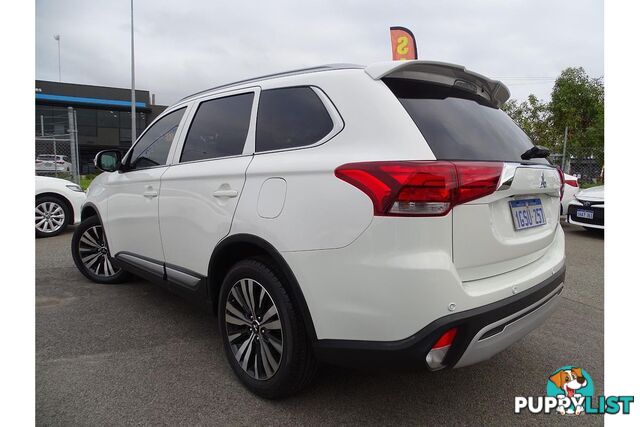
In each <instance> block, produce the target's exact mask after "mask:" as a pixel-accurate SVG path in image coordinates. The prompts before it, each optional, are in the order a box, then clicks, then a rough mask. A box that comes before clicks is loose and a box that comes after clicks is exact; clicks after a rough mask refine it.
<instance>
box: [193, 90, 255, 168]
mask: <svg viewBox="0 0 640 427" xmlns="http://www.w3.org/2000/svg"><path fill="white" fill-rule="evenodd" d="M252 105H253V92H251V93H244V94H242V95H234V96H228V97H225V98H217V99H212V100H210V101H204V102H202V103H201V104H200V106H199V107H198V111H197V112H196V115H195V117H194V118H193V122H192V123H191V128H190V129H189V133H188V134H187V138H186V140H185V142H184V148H183V149H182V156H181V157H180V162H190V161H194V160H204V159H214V158H216V157H228V156H237V155H240V154H242V151H243V150H244V143H245V141H246V139H247V133H248V132H249V122H250V120H251V106H252Z"/></svg>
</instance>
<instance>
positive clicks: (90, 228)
mask: <svg viewBox="0 0 640 427" xmlns="http://www.w3.org/2000/svg"><path fill="white" fill-rule="evenodd" d="M85 233H89V234H88V237H89V238H90V240H92V241H94V242H95V243H97V246H99V247H100V248H99V249H96V250H95V251H93V250H92V247H91V246H89V245H88V244H87V237H85V239H82V238H83V236H87V234H85ZM81 252H82V255H81ZM71 254H72V255H73V262H74V263H75V265H76V267H77V268H78V270H80V272H81V273H82V274H84V276H85V277H86V278H87V279H89V280H91V281H93V282H96V283H101V284H106V285H112V284H116V283H122V282H124V281H126V280H127V279H129V277H130V275H129V273H127V272H126V271H124V270H122V269H121V268H120V267H119V266H118V265H117V263H116V262H115V260H114V259H113V258H111V253H110V252H109V246H108V245H107V242H106V239H105V238H104V234H102V224H101V223H100V219H99V218H98V217H97V216H91V217H89V218H87V219H85V220H84V221H82V222H81V223H80V225H78V226H77V227H76V229H75V231H74V233H73V239H71ZM83 258H84V260H85V261H83ZM87 259H89V260H87ZM87 264H88V265H89V266H87ZM108 266H110V267H111V268H109V267H108ZM90 267H91V268H90ZM94 269H95V271H94Z"/></svg>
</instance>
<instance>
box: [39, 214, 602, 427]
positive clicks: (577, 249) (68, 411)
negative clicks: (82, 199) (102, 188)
mask: <svg viewBox="0 0 640 427" xmlns="http://www.w3.org/2000/svg"><path fill="white" fill-rule="evenodd" d="M564 229H565V233H566V242H567V276H566V277H567V279H566V284H565V285H566V286H565V291H564V293H563V295H562V301H561V304H560V307H559V309H558V310H557V311H556V312H555V313H554V315H553V316H552V317H551V318H550V319H549V320H547V322H546V323H545V324H544V325H543V326H542V327H540V328H539V329H538V330H536V331H535V332H533V333H531V334H530V335H528V336H527V337H525V338H524V339H523V340H521V341H519V342H518V343H516V344H515V345H513V346H512V347H510V348H509V349H507V350H505V351H504V352H502V353H500V354H499V355H497V356H495V357H494V358H493V359H491V360H490V361H488V362H485V363H483V364H479V365H476V366H471V367H467V368H462V369H457V370H447V371H440V372H435V373H430V372H427V371H411V372H397V371H384V372H371V371H356V370H348V369H343V368H338V367H332V366H324V367H322V368H321V369H320V371H319V373H318V375H317V378H316V380H315V381H314V383H313V384H312V385H311V387H309V388H307V389H305V390H304V391H303V392H302V393H300V394H299V395H296V396H294V397H291V398H289V399H286V400H282V401H268V400H263V399H260V398H258V397H255V396H254V395H252V394H251V393H249V392H248V391H247V390H246V389H244V388H243V387H242V385H240V383H239V382H238V381H236V379H235V378H234V375H233V373H232V371H231V369H230V368H229V367H228V366H227V361H226V359H225V357H224V354H223V349H222V342H221V339H220V335H219V333H218V331H217V328H216V323H215V318H214V316H213V315H211V314H208V313H206V312H204V311H202V310H200V309H198V308H197V307H194V306H192V305H191V304H189V303H188V302H186V301H184V300H182V299H181V298H180V297H178V296H176V295H173V294H171V293H169V292H168V291H165V290H163V289H161V288H159V287H157V286H155V285H153V284H151V283H149V282H145V281H142V280H138V281H135V282H131V283H127V284H123V285H98V284H94V283H92V282H89V281H88V280H87V279H85V278H84V276H82V275H81V274H80V273H79V272H78V271H77V270H76V268H75V267H74V265H73V261H72V259H71V254H70V250H69V248H70V244H71V232H72V229H70V230H68V231H67V232H65V233H64V234H62V235H60V236H57V237H53V238H48V239H38V240H37V242H36V423H37V424H38V425H89V424H90V425H121V424H154V425H158V424H160V425H214V424H215V425H253V424H268V425H281V424H314V425H316V424H323V425H335V424H384V425H390V424H433V423H438V424H456V425H480V424H485V425H511V424H514V423H524V424H540V423H542V424H555V423H557V422H559V421H565V420H559V419H558V417H560V416H559V415H556V414H551V415H542V414H538V415H533V414H520V415H516V414H514V397H515V396H540V395H544V394H545V390H546V389H545V387H546V381H547V377H548V376H549V375H550V374H551V373H553V372H554V371H555V370H556V369H558V368H560V367H561V366H565V365H576V366H581V367H582V368H584V369H586V370H587V371H588V372H589V374H590V375H591V378H592V380H593V382H594V384H595V393H596V395H598V394H604V362H603V359H604V239H603V237H602V235H599V234H593V233H590V232H587V231H585V230H583V229H582V228H578V227H574V226H570V225H565V226H564ZM565 418H567V417H565ZM575 418H577V417H574V419H573V420H571V421H578V420H577V419H575ZM579 418H580V419H579V422H580V423H581V424H584V423H587V424H602V422H603V420H602V417H600V416H593V415H589V416H581V417H579Z"/></svg>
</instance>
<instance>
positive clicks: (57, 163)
mask: <svg viewBox="0 0 640 427" xmlns="http://www.w3.org/2000/svg"><path fill="white" fill-rule="evenodd" d="M70 171H71V162H69V158H68V157H67V156H62V155H53V154H39V155H38V156H37V157H36V172H70Z"/></svg>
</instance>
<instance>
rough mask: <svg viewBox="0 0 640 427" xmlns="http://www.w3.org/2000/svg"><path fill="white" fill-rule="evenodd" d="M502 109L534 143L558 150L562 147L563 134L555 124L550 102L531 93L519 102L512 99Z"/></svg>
mask: <svg viewBox="0 0 640 427" xmlns="http://www.w3.org/2000/svg"><path fill="white" fill-rule="evenodd" d="M502 109H503V110H504V111H505V112H506V113H507V114H508V115H509V116H510V117H511V118H512V119H513V121H514V122H516V123H517V124H518V126H520V127H521V128H522V130H524V131H525V133H526V134H527V135H528V136H529V138H531V140H532V141H533V143H534V144H536V145H542V146H544V147H547V148H549V149H551V150H552V151H554V150H557V149H558V146H560V147H561V144H562V141H561V136H560V135H559V134H558V132H557V131H556V128H555V127H554V126H553V120H552V119H553V118H552V116H551V112H550V111H549V106H548V104H545V103H544V102H541V101H540V100H539V99H538V98H537V97H536V96H535V95H529V97H528V98H527V100H526V101H523V102H520V103H518V101H517V100H515V99H510V100H509V101H507V102H506V103H505V104H504V105H503V106H502Z"/></svg>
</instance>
